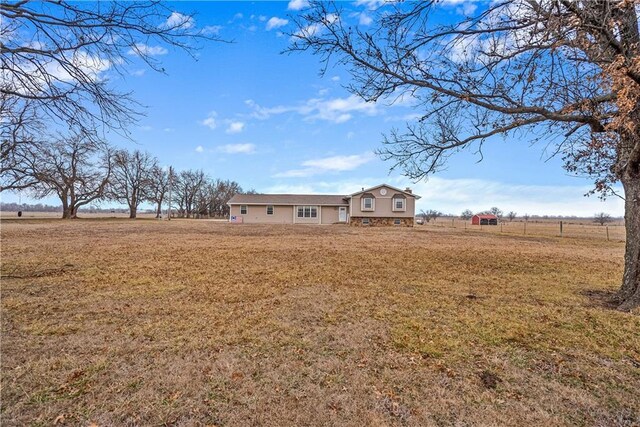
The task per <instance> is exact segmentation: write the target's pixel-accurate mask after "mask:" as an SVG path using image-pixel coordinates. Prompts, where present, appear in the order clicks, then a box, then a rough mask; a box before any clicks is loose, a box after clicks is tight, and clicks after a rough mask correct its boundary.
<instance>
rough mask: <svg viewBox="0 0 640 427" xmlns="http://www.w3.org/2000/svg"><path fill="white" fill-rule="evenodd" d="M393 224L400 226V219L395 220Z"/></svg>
mask: <svg viewBox="0 0 640 427" xmlns="http://www.w3.org/2000/svg"><path fill="white" fill-rule="evenodd" d="M393 224H394V225H400V224H402V221H400V218H396V219H394V220H393Z"/></svg>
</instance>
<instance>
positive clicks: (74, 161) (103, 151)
mask: <svg viewBox="0 0 640 427" xmlns="http://www.w3.org/2000/svg"><path fill="white" fill-rule="evenodd" d="M31 159H32V160H31V162H30V163H29V168H28V171H27V172H28V174H29V175H30V176H32V177H34V178H35V180H36V181H37V183H36V184H35V186H34V188H33V191H34V195H35V197H37V198H43V197H47V196H49V195H51V194H55V195H57V196H58V197H59V198H60V201H61V202H62V218H64V219H73V218H76V217H77V216H78V209H79V208H80V207H82V206H84V205H87V204H89V203H91V202H93V201H96V200H100V199H102V198H104V197H105V191H106V188H107V185H108V182H109V178H110V177H111V170H112V162H111V161H112V154H111V152H110V149H109V147H108V146H107V145H106V144H104V143H99V142H96V141H95V140H85V139H83V138H82V137H81V136H79V135H75V136H74V137H71V138H64V139H59V140H57V141H54V142H51V143H47V144H43V145H42V146H39V147H38V149H37V150H34V151H33V152H32V153H31Z"/></svg>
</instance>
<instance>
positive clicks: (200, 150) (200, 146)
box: [196, 145, 204, 153]
mask: <svg viewBox="0 0 640 427" xmlns="http://www.w3.org/2000/svg"><path fill="white" fill-rule="evenodd" d="M196 153H204V147H203V146H202V145H198V146H197V147H196Z"/></svg>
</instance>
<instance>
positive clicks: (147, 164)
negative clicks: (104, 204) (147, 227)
mask: <svg viewBox="0 0 640 427" xmlns="http://www.w3.org/2000/svg"><path fill="white" fill-rule="evenodd" d="M156 163H157V160H156V159H155V158H154V157H152V156H151V155H150V154H149V153H143V152H141V151H139V150H135V151H134V152H129V151H127V150H118V151H116V152H115V154H114V155H113V167H112V171H111V179H110V184H109V190H108V197H109V198H110V199H112V200H115V201H117V202H120V203H125V204H126V205H127V206H128V207H129V218H131V219H133V218H135V217H136V216H137V214H138V206H140V203H142V202H143V201H145V200H147V199H150V196H151V189H152V171H153V168H154V167H155V166H156Z"/></svg>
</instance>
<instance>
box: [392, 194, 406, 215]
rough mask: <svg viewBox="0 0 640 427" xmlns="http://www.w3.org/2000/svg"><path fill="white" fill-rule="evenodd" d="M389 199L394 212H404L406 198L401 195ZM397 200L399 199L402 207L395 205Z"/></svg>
mask: <svg viewBox="0 0 640 427" xmlns="http://www.w3.org/2000/svg"><path fill="white" fill-rule="evenodd" d="M391 200H392V202H393V211H394V212H405V211H406V210H407V199H403V198H402V197H394V198H393V199H391ZM397 201H401V202H402V208H398V207H397V206H396V202H397Z"/></svg>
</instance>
